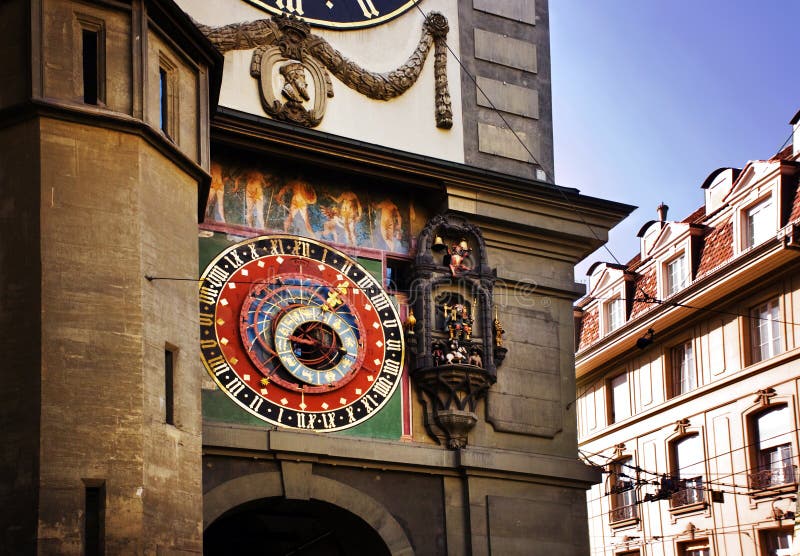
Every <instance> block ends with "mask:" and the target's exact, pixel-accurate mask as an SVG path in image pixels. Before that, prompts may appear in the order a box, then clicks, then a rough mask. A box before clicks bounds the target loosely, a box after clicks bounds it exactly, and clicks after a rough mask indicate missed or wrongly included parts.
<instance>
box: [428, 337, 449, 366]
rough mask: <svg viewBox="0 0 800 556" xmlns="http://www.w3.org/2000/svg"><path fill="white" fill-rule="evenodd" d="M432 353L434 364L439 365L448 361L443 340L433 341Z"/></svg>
mask: <svg viewBox="0 0 800 556" xmlns="http://www.w3.org/2000/svg"><path fill="white" fill-rule="evenodd" d="M431 355H433V366H434V367H438V366H439V365H441V364H442V363H444V362H445V361H446V359H445V356H444V348H443V346H442V343H441V342H433V349H432V350H431Z"/></svg>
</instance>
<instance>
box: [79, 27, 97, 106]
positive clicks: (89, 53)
mask: <svg viewBox="0 0 800 556" xmlns="http://www.w3.org/2000/svg"><path fill="white" fill-rule="evenodd" d="M99 40H100V37H99V35H98V33H97V31H92V30H89V29H84V30H83V102H85V103H86V104H97V101H98V99H99V97H100V57H99V54H100V43H99Z"/></svg>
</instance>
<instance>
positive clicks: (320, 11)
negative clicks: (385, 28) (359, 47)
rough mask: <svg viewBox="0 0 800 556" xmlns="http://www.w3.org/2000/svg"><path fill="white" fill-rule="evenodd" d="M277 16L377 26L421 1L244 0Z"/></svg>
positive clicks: (339, 24) (335, 26)
mask: <svg viewBox="0 0 800 556" xmlns="http://www.w3.org/2000/svg"><path fill="white" fill-rule="evenodd" d="M246 1H247V2H249V3H250V4H253V5H254V6H256V7H258V8H261V9H262V10H266V11H268V12H270V13H272V14H276V15H291V16H295V17H298V18H300V19H302V20H303V21H305V22H306V23H308V24H309V25H313V26H315V27H327V28H331V29H360V28H363V27H372V26H374V25H380V24H381V23H385V22H387V21H389V20H390V19H394V18H395V17H397V16H398V15H400V14H402V13H404V12H406V11H408V10H410V9H411V8H413V7H414V6H415V5H416V4H418V3H419V2H421V0H246Z"/></svg>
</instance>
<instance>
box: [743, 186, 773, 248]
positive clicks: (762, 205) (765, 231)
mask: <svg viewBox="0 0 800 556" xmlns="http://www.w3.org/2000/svg"><path fill="white" fill-rule="evenodd" d="M743 225H744V246H745V248H750V247H755V246H756V245H759V244H760V243H763V242H764V241H766V240H768V239H769V238H770V237H772V236H774V235H775V230H776V229H777V225H776V222H775V203H774V202H773V200H772V197H768V198H766V199H764V200H762V201H760V202H759V203H757V204H755V205H753V206H752V207H750V208H749V209H746V210H745V211H744V222H743Z"/></svg>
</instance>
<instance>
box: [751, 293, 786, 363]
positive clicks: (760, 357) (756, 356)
mask: <svg viewBox="0 0 800 556" xmlns="http://www.w3.org/2000/svg"><path fill="white" fill-rule="evenodd" d="M781 314H782V311H781V303H780V298H779V297H773V298H772V299H768V300H767V301H764V302H763V303H759V304H758V305H756V306H755V307H752V308H751V309H750V311H749V316H750V318H749V321H750V326H749V328H750V363H751V364H752V363H758V362H760V361H765V360H767V359H770V358H772V357H775V356H776V355H778V354H780V353H783V351H784V347H783V330H781V327H782V323H781V320H782V319H781Z"/></svg>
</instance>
